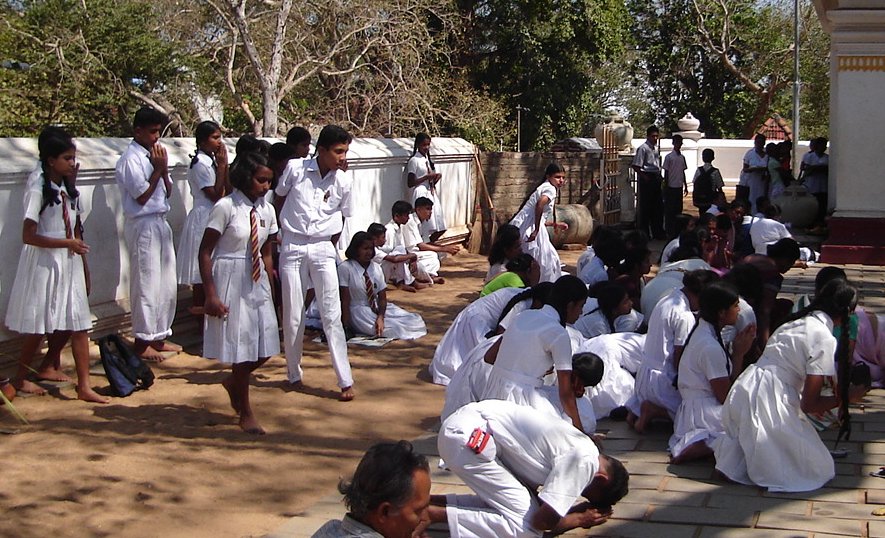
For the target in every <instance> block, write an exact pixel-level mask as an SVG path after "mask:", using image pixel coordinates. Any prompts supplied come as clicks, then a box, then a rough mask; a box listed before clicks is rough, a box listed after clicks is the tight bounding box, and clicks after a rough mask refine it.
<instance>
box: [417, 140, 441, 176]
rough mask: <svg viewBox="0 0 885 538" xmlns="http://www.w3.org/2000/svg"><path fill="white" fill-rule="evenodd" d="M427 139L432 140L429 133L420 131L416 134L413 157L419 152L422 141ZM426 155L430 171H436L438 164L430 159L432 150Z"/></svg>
mask: <svg viewBox="0 0 885 538" xmlns="http://www.w3.org/2000/svg"><path fill="white" fill-rule="evenodd" d="M425 140H430V135H429V134H427V133H418V134H416V135H415V145H414V146H413V147H412V157H414V156H415V155H416V154H417V153H418V146H420V145H421V143H422V142H424V141H425ZM425 157H427V166H429V167H430V171H431V172H435V171H436V165H435V164H433V161H432V160H430V152H429V151H428V152H427V155H425Z"/></svg>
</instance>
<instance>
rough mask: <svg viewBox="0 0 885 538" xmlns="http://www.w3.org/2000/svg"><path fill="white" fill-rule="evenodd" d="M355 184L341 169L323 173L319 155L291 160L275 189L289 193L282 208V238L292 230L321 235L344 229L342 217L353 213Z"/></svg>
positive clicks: (320, 237) (315, 235) (281, 194)
mask: <svg viewBox="0 0 885 538" xmlns="http://www.w3.org/2000/svg"><path fill="white" fill-rule="evenodd" d="M352 185H353V180H352V179H351V178H350V176H348V175H347V174H346V173H344V172H342V171H341V170H338V169H334V170H329V171H328V172H327V173H326V175H325V177H320V171H319V166H318V165H317V160H316V159H303V160H302V159H295V160H291V161H289V164H287V165H286V170H285V171H283V175H282V176H281V177H280V182H279V184H278V185H277V188H276V190H275V191H274V192H275V193H276V194H277V195H278V196H285V197H286V202H285V203H284V204H283V208H282V209H281V210H280V227H281V228H282V230H283V240H284V241H285V240H286V238H285V237H286V236H287V235H289V234H298V235H302V236H310V237H312V238H315V239H318V238H319V239H322V238H327V237H331V236H333V235H335V234H337V233H339V232H341V230H342V228H343V220H342V217H349V216H351V215H352V213H353V209H352V205H351V204H352V202H351V187H352Z"/></svg>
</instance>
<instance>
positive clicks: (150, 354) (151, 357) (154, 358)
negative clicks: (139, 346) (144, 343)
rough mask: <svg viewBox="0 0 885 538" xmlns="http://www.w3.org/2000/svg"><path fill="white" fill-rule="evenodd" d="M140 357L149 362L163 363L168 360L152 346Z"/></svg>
mask: <svg viewBox="0 0 885 538" xmlns="http://www.w3.org/2000/svg"><path fill="white" fill-rule="evenodd" d="M139 356H140V357H141V358H142V360H144V361H147V362H163V361H165V360H166V357H164V356H163V354H162V353H160V352H159V351H157V350H156V349H154V348H153V347H151V346H148V347H147V348H145V350H144V351H142V352H141V353H140V354H139Z"/></svg>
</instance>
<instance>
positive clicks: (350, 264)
mask: <svg viewBox="0 0 885 538" xmlns="http://www.w3.org/2000/svg"><path fill="white" fill-rule="evenodd" d="M366 278H368V279H369V280H370V281H371V282H372V287H373V289H374V292H375V294H376V297H375V300H376V301H377V294H378V293H381V292H382V291H384V290H385V289H386V288H387V285H386V284H385V283H384V274H383V273H382V272H381V267H380V266H379V265H378V264H377V263H375V262H369V266H368V267H363V266H362V265H360V264H359V262H357V261H355V260H346V261H344V262H343V263H341V264H339V265H338V285H339V286H341V287H342V288H347V290H348V292H349V293H350V325H351V327H353V328H354V330H356V332H358V333H361V334H368V335H371V336H374V335H375V319H376V318H377V317H378V315H377V314H376V313H375V312H373V311H372V306H371V305H370V304H369V295H368V289H367V286H366ZM425 334H427V327H425V326H424V320H423V319H421V316H420V315H418V314H415V313H412V312H408V311H406V310H403V309H402V308H400V307H398V306H396V305H395V304H393V303H391V302H388V303H387V309H386V310H385V311H384V334H383V336H384V337H385V338H399V339H400V340H415V339H416V338H421V337H422V336H424V335H425Z"/></svg>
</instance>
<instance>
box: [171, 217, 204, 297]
mask: <svg viewBox="0 0 885 538" xmlns="http://www.w3.org/2000/svg"><path fill="white" fill-rule="evenodd" d="M212 207H213V206H211V205H205V206H204V205H199V206H194V208H193V209H191V211H190V213H188V214H187V218H186V219H185V221H184V227H183V228H182V230H181V239H180V240H179V241H178V254H177V255H176V258H175V261H176V262H178V263H177V267H176V275H177V277H178V283H179V284H184V285H185V286H192V285H194V284H202V283H203V279H202V278H201V277H200V260H199V258H198V257H197V256H198V255H199V252H200V243H202V242H203V233H205V231H206V223H207V222H209V213H211V212H212Z"/></svg>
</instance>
